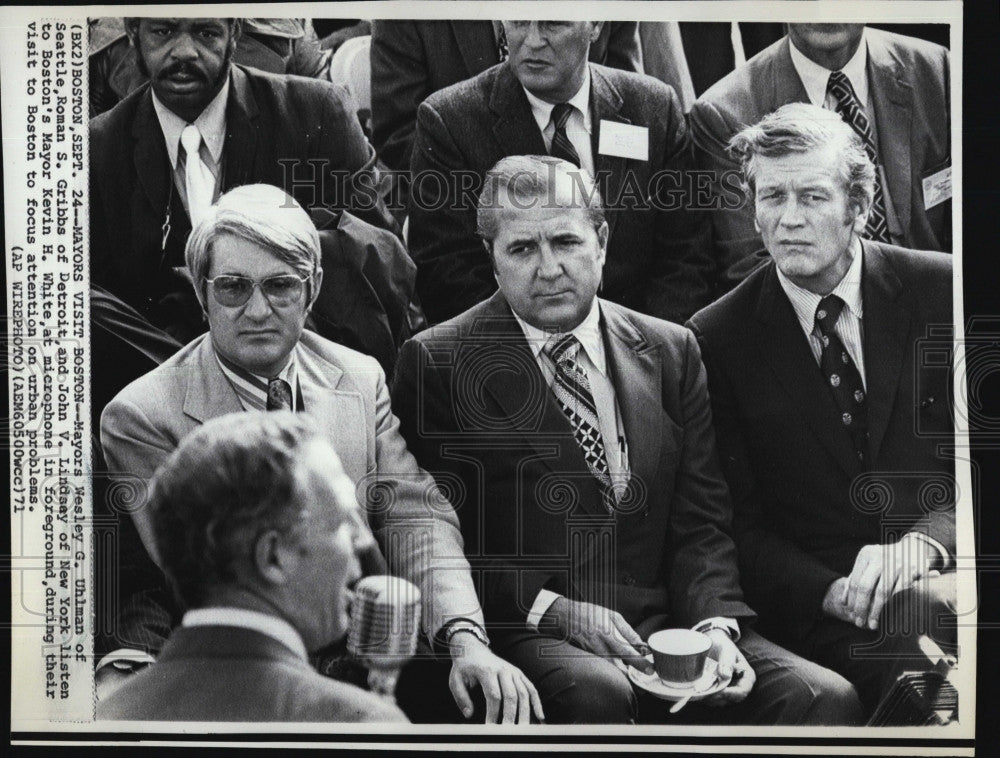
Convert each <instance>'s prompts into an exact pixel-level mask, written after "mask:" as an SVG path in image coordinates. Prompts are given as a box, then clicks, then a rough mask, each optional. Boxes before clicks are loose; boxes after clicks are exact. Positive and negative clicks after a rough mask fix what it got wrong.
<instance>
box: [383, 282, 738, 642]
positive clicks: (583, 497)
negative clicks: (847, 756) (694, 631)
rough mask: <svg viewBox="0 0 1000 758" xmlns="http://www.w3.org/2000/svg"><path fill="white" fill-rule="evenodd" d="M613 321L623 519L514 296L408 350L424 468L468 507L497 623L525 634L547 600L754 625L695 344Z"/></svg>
mask: <svg viewBox="0 0 1000 758" xmlns="http://www.w3.org/2000/svg"><path fill="white" fill-rule="evenodd" d="M600 308H601V319H602V330H603V333H604V339H605V347H606V351H607V357H608V367H609V377H610V378H611V380H612V382H613V383H614V386H615V387H616V392H617V400H618V404H619V406H620V408H621V412H622V416H623V420H624V428H625V433H626V437H627V440H628V446H629V448H630V450H631V452H630V469H631V479H630V482H629V487H628V491H627V493H626V495H625V496H624V497H623V498H622V501H621V504H620V507H619V510H618V513H617V514H616V515H615V516H610V515H609V514H608V513H607V511H606V510H605V508H604V505H603V504H602V501H601V495H600V492H599V490H598V485H597V482H596V480H595V479H594V477H593V476H592V475H591V473H590V471H589V469H588V468H587V464H586V462H585V460H584V458H583V453H582V451H581V449H580V447H579V446H578V445H577V443H576V441H575V440H574V438H573V431H572V428H571V427H570V424H569V421H568V420H567V419H566V417H565V415H564V414H563V412H562V411H561V410H560V408H559V406H558V405H557V403H556V401H555V399H554V396H553V395H552V392H551V391H550V389H549V388H548V387H547V386H546V383H545V379H544V377H543V375H542V373H541V371H540V370H539V368H538V365H537V363H536V360H535V358H534V356H533V354H532V353H531V349H530V347H529V346H528V344H527V341H526V340H525V338H524V333H523V332H522V331H521V328H520V326H519V325H518V324H517V322H516V321H515V320H514V317H513V315H512V313H511V310H510V307H509V306H508V305H507V302H506V301H505V300H504V298H503V296H502V294H500V293H497V294H496V295H494V296H493V297H492V298H490V299H489V300H487V301H486V302H484V303H482V304H480V305H478V306H476V307H475V308H472V309H471V310H469V311H467V312H465V313H463V314H462V315H461V316H458V317H457V318H455V319H452V320H451V321H447V322H445V323H443V324H440V325H439V326H437V327H434V328H432V329H430V330H428V331H425V332H422V333H421V334H419V335H418V336H416V337H415V338H413V339H412V340H410V341H408V342H407V343H406V344H405V345H404V346H403V349H402V350H401V351H400V364H399V365H400V370H399V371H398V372H397V374H396V380H395V382H394V385H393V405H394V407H395V408H396V410H397V412H398V413H399V415H400V419H401V424H402V427H401V428H402V431H403V434H404V436H405V437H406V439H407V441H408V443H409V444H410V447H411V449H412V450H414V452H415V455H416V456H417V458H418V460H419V461H420V462H421V463H422V465H424V466H426V467H427V469H428V470H430V471H432V472H433V473H434V475H435V477H436V478H437V479H438V483H439V485H440V486H442V487H443V488H445V489H446V490H447V491H448V492H449V493H453V494H454V495H455V497H454V500H455V502H456V503H457V504H456V509H457V511H458V514H459V518H460V520H461V522H462V531H463V535H464V536H465V539H466V554H467V555H468V556H469V559H470V561H471V562H472V564H473V566H474V570H475V573H476V574H477V575H478V576H479V579H480V582H481V587H480V593H481V594H480V597H482V599H483V607H484V611H485V614H486V617H487V619H488V621H489V622H490V623H491V624H495V625H496V624H505V625H508V628H514V629H516V628H519V627H520V628H523V625H524V623H525V620H526V617H527V614H528V611H529V610H530V608H531V606H532V604H533V602H534V601H535V598H536V597H537V595H538V592H539V590H541V589H543V588H544V589H549V590H552V591H554V592H557V593H560V594H563V595H566V596H567V597H569V598H571V599H575V600H584V601H589V602H594V603H599V604H601V605H603V606H605V607H610V608H614V609H615V610H618V611H619V612H620V613H621V614H622V615H623V616H624V617H625V618H626V619H627V620H628V621H629V622H630V623H631V624H633V625H635V624H638V623H640V622H641V621H643V620H646V619H650V618H652V617H653V616H658V615H661V614H669V615H670V617H671V623H672V625H675V626H683V625H690V624H694V623H696V622H698V621H700V620H703V619H705V618H707V617H711V616H728V617H731V618H743V619H750V618H752V616H753V612H752V611H751V610H750V609H749V608H748V607H747V606H746V604H745V603H744V602H743V598H742V593H741V591H740V588H739V577H738V575H737V568H736V552H735V546H734V544H733V541H732V538H731V536H730V532H729V529H730V506H729V497H728V493H727V491H726V486H725V483H724V481H723V479H722V474H721V471H720V470H719V466H718V462H717V460H716V456H715V446H714V440H713V433H712V426H711V413H710V409H709V400H708V395H707V392H706V386H705V371H704V368H703V366H702V363H701V359H700V358H699V353H698V347H697V345H696V343H695V341H694V337H693V336H692V335H691V333H690V332H688V331H687V330H686V329H683V328H682V327H679V326H676V325H674V324H669V323H666V322H663V321H660V320H658V319H653V318H650V317H648V316H643V315H641V314H639V313H635V312H634V311H630V310H628V309H626V308H622V307H621V306H618V305H615V304H614V303H610V302H607V301H604V300H602V301H600ZM616 450H617V445H614V444H612V445H611V446H610V447H608V452H609V453H610V454H613V453H614V451H616Z"/></svg>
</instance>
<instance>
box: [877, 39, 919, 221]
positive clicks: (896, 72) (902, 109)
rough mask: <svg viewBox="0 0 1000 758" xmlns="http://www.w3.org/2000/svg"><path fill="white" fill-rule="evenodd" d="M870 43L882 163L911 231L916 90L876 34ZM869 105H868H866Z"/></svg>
mask: <svg viewBox="0 0 1000 758" xmlns="http://www.w3.org/2000/svg"><path fill="white" fill-rule="evenodd" d="M866 39H867V40H868V80H869V82H870V83H871V87H870V91H871V96H872V100H873V102H874V106H875V124H876V126H877V128H878V149H879V163H881V164H882V167H883V168H884V170H885V180H886V184H888V185H889V186H888V187H887V188H886V189H887V191H888V192H889V196H890V197H891V198H892V205H893V208H894V209H895V212H896V217H897V218H898V219H899V224H900V226H901V227H902V228H903V229H909V228H910V213H911V210H912V209H911V207H910V199H911V190H912V188H911V187H910V184H911V182H912V177H911V175H910V114H911V112H912V109H913V90H912V89H911V88H910V85H909V83H908V82H907V81H906V79H905V77H904V76H903V71H902V67H901V65H900V63H899V61H897V60H896V58H895V57H894V56H893V54H892V52H891V51H890V50H889V48H888V47H886V45H885V44H884V43H883V41H882V39H881V38H880V37H879V36H878V35H877V34H872V33H871V30H869V32H868V33H867V34H866ZM866 105H867V104H866Z"/></svg>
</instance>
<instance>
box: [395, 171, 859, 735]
mask: <svg viewBox="0 0 1000 758" xmlns="http://www.w3.org/2000/svg"><path fill="white" fill-rule="evenodd" d="M478 228H479V233H480V234H481V235H482V237H483V240H484V242H485V250H484V251H483V252H484V254H486V255H487V256H489V258H490V259H491V260H492V261H493V270H494V272H495V275H496V280H497V282H498V283H499V286H500V291H499V292H498V293H497V294H495V295H493V296H492V297H491V298H489V299H488V300H486V301H485V302H483V303H481V304H479V305H477V306H476V307H474V308H472V309H470V310H468V311H466V312H465V313H463V314H462V315H460V316H458V317H457V318H455V319H452V320H450V321H446V322H444V323H443V324H440V325H438V326H436V327H433V328H431V329H430V330H428V331H426V332H423V333H421V334H420V335H418V336H417V337H415V338H414V339H412V340H410V341H409V342H407V343H405V344H404V346H403V349H402V351H401V352H400V362H399V369H398V371H397V373H396V378H395V382H394V385H393V404H394V407H395V408H396V410H397V412H398V413H399V415H400V419H401V425H402V426H401V428H402V430H403V434H404V435H405V436H406V438H407V441H408V443H409V445H410V448H411V449H412V450H413V451H414V454H415V455H416V456H417V459H418V460H419V461H420V463H421V464H422V465H423V466H425V467H426V468H427V469H428V470H429V471H432V472H434V474H435V476H436V477H437V478H438V481H439V483H440V484H441V485H442V486H444V487H447V488H448V489H449V491H450V492H453V493H456V498H455V502H456V510H457V511H458V514H459V518H460V520H461V524H462V531H463V535H464V537H465V541H466V553H467V555H468V556H470V560H471V561H472V562H473V564H474V569H475V571H476V573H477V574H478V576H479V578H480V595H481V597H482V599H483V607H484V612H485V615H486V618H487V620H488V621H489V623H490V625H491V633H492V636H493V639H494V641H495V644H496V647H497V650H498V651H499V652H500V653H501V654H502V655H503V656H505V657H507V658H508V659H509V660H510V661H512V662H514V663H516V665H517V666H519V667H520V668H521V669H523V670H524V671H525V673H527V674H528V676H529V677H530V678H531V679H532V681H534V682H535V684H536V686H537V687H538V690H539V694H540V695H541V697H542V703H543V705H544V707H545V712H546V714H547V716H548V718H549V721H550V722H597V723H629V722H633V721H636V720H642V721H646V720H652V721H664V720H668V721H673V720H676V719H674V718H673V717H671V718H670V719H667V713H666V710H667V709H666V706H665V705H664V703H663V702H662V701H660V700H654V699H653V698H652V697H650V698H649V699H648V700H647V699H643V701H642V702H637V699H636V696H635V694H634V693H633V689H632V684H631V683H630V681H629V677H628V676H627V675H626V674H625V673H624V672H623V670H622V669H621V668H619V667H617V666H616V665H615V660H616V659H617V660H618V661H624V662H626V663H629V664H632V665H633V666H636V667H639V668H642V669H648V668H649V666H650V664H649V663H648V662H647V661H646V659H645V658H644V657H643V655H642V652H643V651H642V647H643V642H642V640H643V638H644V637H645V636H646V635H648V634H649V633H651V632H653V631H656V630H658V629H661V628H665V627H680V626H695V627H697V628H698V629H701V630H705V631H706V633H707V634H708V635H709V637H711V639H712V641H713V645H714V656H715V657H716V658H717V660H718V662H719V667H720V670H721V672H722V675H723V677H726V676H728V675H730V674H732V675H734V679H733V683H732V684H731V686H729V687H727V688H725V689H724V690H723V691H721V692H720V693H718V694H716V695H715V696H714V702H715V704H731V705H730V706H729V707H728V708H725V709H722V710H716V709H712V708H705V707H703V706H701V704H692V705H689V706H687V708H686V709H685V711H684V712H683V713H682V714H681V715H679V716H678V717H677V718H679V719H682V720H686V719H694V720H707V721H720V720H721V721H726V722H738V723H763V724H799V723H813V724H850V723H856V722H857V719H858V718H859V716H860V706H859V704H858V703H857V696H856V695H855V694H854V691H853V688H852V687H851V686H850V685H849V684H848V683H847V682H846V681H845V680H844V679H843V678H841V677H840V676H839V675H837V674H834V673H833V672H831V671H828V670H826V669H823V668H821V667H820V666H817V665H815V664H813V663H809V662H807V661H805V660H803V659H801V658H799V657H797V656H795V655H792V654H791V653H788V652H787V651H785V650H782V649H781V648H779V647H778V646H777V645H774V644H773V643H771V642H769V641H767V640H766V639H764V638H763V637H761V636H760V635H759V634H757V633H756V632H755V631H754V630H753V629H752V628H751V624H752V621H753V619H754V612H753V611H752V610H751V609H750V608H749V607H748V606H747V604H746V603H745V602H744V601H743V593H742V592H741V590H740V584H739V575H738V572H737V568H736V547H735V545H734V544H733V541H732V538H731V536H730V532H729V529H730V504H729V495H728V492H727V491H726V485H725V482H724V481H723V479H722V473H721V471H720V470H719V465H718V462H717V460H716V457H715V447H714V440H713V434H712V426H711V413H710V410H709V400H708V392H707V389H706V385H705V370H704V368H703V367H702V364H701V359H700V357H699V354H698V348H697V345H696V343H695V341H694V337H693V335H691V333H690V332H688V331H687V330H686V329H684V328H683V327H681V326H678V325H676V324H670V323H667V322H665V321H660V320H659V319H655V318H652V317H649V316H643V315H641V314H638V313H636V312H634V311H630V310H628V309H626V308H623V307H622V306H619V305H616V304H614V303H611V302H608V301H606V300H603V299H598V298H597V288H598V285H599V283H600V281H601V272H602V268H603V265H604V260H605V255H606V250H607V246H608V224H607V222H606V220H605V217H604V211H603V208H602V206H601V199H600V194H599V193H598V192H597V191H596V188H595V187H594V183H593V180H592V179H591V178H590V177H589V176H587V175H586V174H585V173H584V172H582V171H579V170H578V169H576V168H575V167H574V166H573V165H572V164H570V163H568V162H566V161H561V160H559V159H557V158H552V157H549V156H545V157H538V156H512V157H509V158H505V159H503V160H502V161H500V162H499V163H498V164H497V165H496V166H495V167H493V169H492V170H491V171H490V172H489V174H488V175H487V177H486V184H485V187H484V190H483V193H482V196H481V197H480V201H479V213H478ZM459 495H462V497H461V498H460V497H459Z"/></svg>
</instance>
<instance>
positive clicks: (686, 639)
mask: <svg viewBox="0 0 1000 758" xmlns="http://www.w3.org/2000/svg"><path fill="white" fill-rule="evenodd" d="M647 643H648V644H649V649H650V650H652V651H653V666H654V668H655V669H656V673H657V675H658V676H659V677H660V679H661V680H663V681H664V682H667V683H670V684H692V683H694V682H696V681H698V680H699V679H700V678H701V677H702V675H703V674H704V673H705V662H706V661H707V660H708V652H709V650H711V649H712V640H711V639H710V638H709V637H708V635H707V634H703V633H702V632H696V631H693V630H691V629H663V630H661V631H659V632H655V633H653V634H651V635H649V639H648V640H647Z"/></svg>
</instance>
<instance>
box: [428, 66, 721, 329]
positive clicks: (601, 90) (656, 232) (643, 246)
mask: <svg viewBox="0 0 1000 758" xmlns="http://www.w3.org/2000/svg"><path fill="white" fill-rule="evenodd" d="M590 71H591V103H590V109H591V115H592V117H593V130H592V134H591V147H592V150H593V155H594V165H595V170H596V172H597V174H598V182H599V184H598V186H599V188H600V190H601V195H602V197H603V199H604V204H605V208H607V209H610V210H608V212H607V219H608V225H609V227H610V231H611V237H610V241H609V243H608V254H607V261H606V263H605V265H604V290H603V295H602V296H603V297H605V298H607V299H608V300H613V301H614V302H617V303H620V304H622V305H625V306H626V307H629V308H632V309H634V310H637V311H640V312H642V313H648V314H650V315H653V316H657V317H659V318H665V319H669V320H680V321H683V320H684V319H685V318H687V317H688V316H689V315H690V314H692V313H694V311H695V310H697V308H698V307H701V306H702V305H704V304H706V303H707V302H708V300H707V299H706V298H707V294H708V290H707V276H708V274H709V269H710V267H711V256H710V251H709V250H708V221H707V218H705V216H704V215H703V214H702V213H700V212H696V211H690V210H685V209H684V208H683V205H684V204H683V203H682V202H679V201H678V199H677V197H676V195H677V193H678V191H680V190H682V189H683V187H684V181H683V174H682V173H680V172H683V171H686V170H687V169H689V168H690V166H691V163H690V145H689V144H688V132H687V127H686V125H685V121H684V114H683V112H682V111H681V107H680V103H679V101H678V100H677V95H676V94H675V93H674V91H673V90H672V89H671V88H670V87H668V86H667V85H666V84H663V83H662V82H660V81H658V80H655V79H653V78H652V77H648V76H642V75H638V74H631V73H626V72H623V71H618V70H615V69H609V68H605V67H603V66H599V65H597V64H591V66H590ZM605 120H607V121H612V122H618V123H622V124H632V125H635V126H641V127H645V128H647V129H648V140H649V160H647V161H640V160H633V159H627V158H621V157H613V156H608V155H600V154H598V145H599V141H600V133H601V122H602V121H605ZM546 152H547V151H546V149H545V142H544V140H543V138H542V134H541V132H540V131H539V129H538V125H537V123H536V122H535V120H534V117H533V116H532V114H531V106H530V105H529V104H528V99H527V97H526V96H525V94H524V90H523V88H522V87H521V85H520V83H519V82H518V80H517V79H516V78H515V76H514V74H513V72H512V71H511V69H510V67H509V66H508V65H506V64H504V65H501V66H496V67H494V68H491V69H489V70H487V71H485V72H483V73H482V74H480V75H479V76H477V77H475V78H474V79H470V80H468V81H465V82H462V83H460V84H456V85H454V86H452V87H449V88H447V89H445V90H442V91H440V92H437V93H435V94H433V95H431V96H430V97H429V98H427V100H425V101H424V103H423V104H422V105H421V106H420V109H419V110H418V112H417V133H416V138H415V142H414V151H413V162H412V165H411V174H412V176H413V177H414V186H413V188H412V192H411V207H410V229H409V242H410V252H411V253H412V255H413V258H414V260H415V261H416V263H417V292H418V294H419V295H420V299H421V301H422V303H423V305H424V310H425V312H426V313H427V317H428V320H429V321H430V322H431V323H436V322H439V321H442V320H444V319H446V318H450V317H452V316H455V315H457V314H459V313H461V312H462V311H464V310H466V309H467V308H469V307H471V306H472V305H475V304H476V303H478V302H479V301H480V300H482V299H484V298H485V297H487V296H489V295H490V294H492V293H493V292H494V291H495V290H496V281H495V280H494V278H493V269H492V267H491V265H490V260H489V256H488V254H487V253H486V250H485V249H484V248H483V243H482V241H481V239H480V238H479V237H477V235H476V207H475V206H476V198H477V196H478V188H479V187H481V184H482V180H483V177H484V176H485V174H486V172H487V171H488V170H489V169H490V168H492V167H493V165H494V164H495V163H496V162H497V161H498V160H500V159H501V158H503V157H505V156H509V155H545V154H546ZM423 172H438V174H439V175H443V176H445V177H452V176H456V172H465V173H468V174H471V175H472V177H473V178H474V179H475V183H474V187H473V189H472V191H471V192H469V191H464V192H461V194H459V191H460V190H462V189H468V188H467V187H463V186H462V184H459V182H462V183H464V180H463V179H461V178H460V177H457V178H456V180H455V182H454V183H455V184H456V187H457V189H456V190H455V191H454V192H452V193H449V194H448V195H445V196H442V194H441V192H442V189H443V190H444V191H445V192H448V187H447V184H446V183H442V182H439V181H421V180H420V175H421V174H422V173H423ZM425 209H426V210H425Z"/></svg>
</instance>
